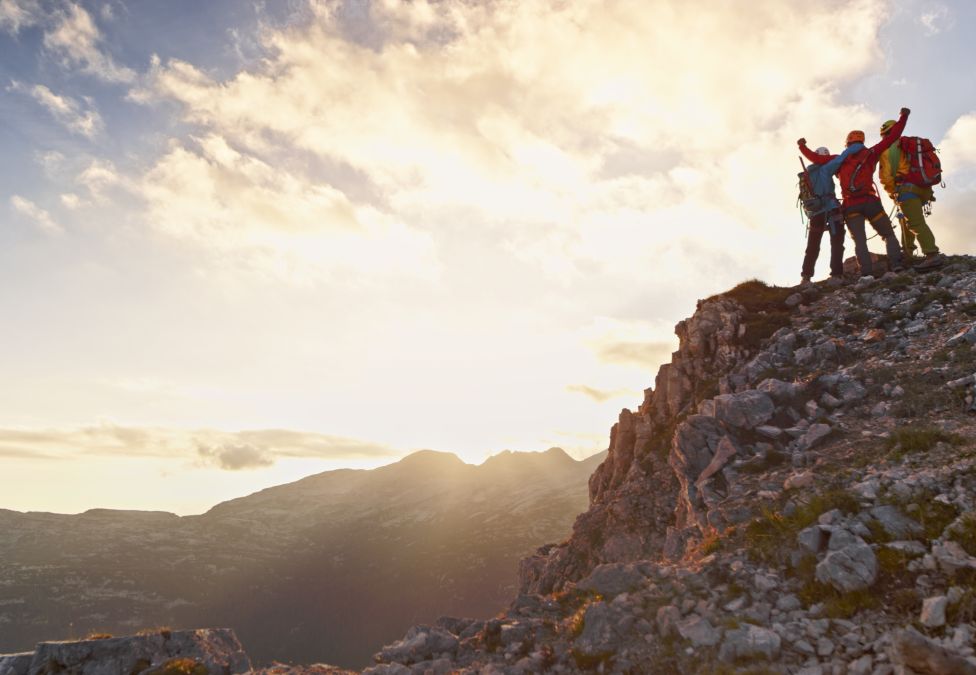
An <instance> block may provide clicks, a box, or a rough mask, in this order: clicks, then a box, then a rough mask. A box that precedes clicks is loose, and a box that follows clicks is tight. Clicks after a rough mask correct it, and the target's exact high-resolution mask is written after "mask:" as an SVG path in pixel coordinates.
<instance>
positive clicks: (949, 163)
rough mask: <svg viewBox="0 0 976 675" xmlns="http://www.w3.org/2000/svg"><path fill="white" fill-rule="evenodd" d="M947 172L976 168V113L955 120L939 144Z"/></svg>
mask: <svg viewBox="0 0 976 675" xmlns="http://www.w3.org/2000/svg"><path fill="white" fill-rule="evenodd" d="M939 152H940V154H941V155H942V161H943V163H944V166H945V168H946V169H947V170H949V171H952V170H954V169H955V170H958V169H965V168H976V112H971V113H968V114H966V115H963V116H961V117H960V118H959V119H957V120H956V121H955V122H954V123H953V125H952V127H950V128H949V131H947V132H946V135H945V138H943V139H942V142H941V143H940V144H939Z"/></svg>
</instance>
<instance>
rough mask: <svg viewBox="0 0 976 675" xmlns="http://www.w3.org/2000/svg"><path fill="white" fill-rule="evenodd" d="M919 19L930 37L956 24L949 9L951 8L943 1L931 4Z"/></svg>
mask: <svg viewBox="0 0 976 675" xmlns="http://www.w3.org/2000/svg"><path fill="white" fill-rule="evenodd" d="M917 21H918V23H919V24H920V25H921V26H922V28H923V30H924V31H925V35H926V36H928V37H932V36H934V35H938V34H939V33H941V32H943V31H945V30H948V29H950V28H952V27H953V26H954V25H955V19H954V18H953V16H952V14H951V12H950V11H949V8H948V7H947V6H945V5H943V4H942V3H933V4H930V5H929V6H928V7H927V8H926V9H924V10H923V11H922V13H921V14H920V15H919V17H918V19H917Z"/></svg>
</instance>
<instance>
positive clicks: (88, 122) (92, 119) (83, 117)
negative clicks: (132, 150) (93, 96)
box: [9, 82, 104, 154]
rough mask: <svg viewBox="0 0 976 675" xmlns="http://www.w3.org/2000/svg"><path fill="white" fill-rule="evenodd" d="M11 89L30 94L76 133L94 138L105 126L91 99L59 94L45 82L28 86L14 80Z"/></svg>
mask: <svg viewBox="0 0 976 675" xmlns="http://www.w3.org/2000/svg"><path fill="white" fill-rule="evenodd" d="M9 89H12V90H14V91H20V92H24V93H26V94H28V95H29V96H30V97H31V98H33V99H34V100H35V101H37V102H38V103H39V104H41V106H43V107H44V108H45V109H46V110H47V111H48V112H49V113H51V115H52V116H53V117H54V119H56V120H57V121H58V122H59V123H60V124H62V125H63V126H64V127H65V128H66V129H68V130H69V131H72V132H74V133H76V134H81V135H82V136H85V137H86V138H94V137H95V136H97V135H98V134H99V133H100V132H101V131H102V129H103V128H104V123H103V122H102V117H101V115H99V114H98V110H96V109H95V105H94V103H93V102H92V101H91V100H90V99H87V100H85V101H84V102H81V101H78V100H77V99H73V98H71V97H70V96H59V95H58V94H55V93H54V92H53V91H51V90H50V89H49V88H47V87H45V86H44V85H43V84H36V85H34V86H33V87H26V86H24V85H23V84H21V83H19V82H14V83H13V84H11V85H10V87H9ZM49 154H50V153H49Z"/></svg>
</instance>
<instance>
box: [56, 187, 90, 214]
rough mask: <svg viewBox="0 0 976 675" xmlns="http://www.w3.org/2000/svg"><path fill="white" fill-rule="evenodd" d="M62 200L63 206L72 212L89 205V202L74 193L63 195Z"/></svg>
mask: <svg viewBox="0 0 976 675" xmlns="http://www.w3.org/2000/svg"><path fill="white" fill-rule="evenodd" d="M60 199H61V204H63V205H64V207H65V208H66V209H70V210H72V211H75V210H77V209H80V208H82V207H83V206H88V205H89V203H88V202H86V201H85V200H83V199H82V198H81V197H79V196H78V195H76V194H75V193H74V192H66V193H64V194H63V195H61V197H60Z"/></svg>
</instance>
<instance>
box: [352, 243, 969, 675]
mask: <svg viewBox="0 0 976 675" xmlns="http://www.w3.org/2000/svg"><path fill="white" fill-rule="evenodd" d="M974 319H976V260H974V259H973V258H971V257H965V256H961V257H955V258H953V259H951V263H950V264H949V265H947V266H946V267H945V268H943V269H942V270H940V271H938V272H934V273H929V274H925V275H922V274H916V273H906V274H901V275H895V274H887V275H885V276H884V277H883V278H881V279H878V280H875V279H871V278H865V279H861V280H858V281H857V282H856V283H849V284H846V285H842V286H833V285H828V284H820V285H815V286H811V287H807V288H802V289H801V288H792V289H790V288H771V287H768V286H766V285H765V284H762V283H760V282H747V283H744V284H741V285H740V286H738V287H736V288H734V289H732V290H731V291H729V292H728V293H725V294H722V295H720V296H716V297H713V298H709V299H707V300H704V301H701V302H699V304H698V307H697V310H696V312H695V314H694V315H693V316H692V317H691V318H689V319H688V320H686V321H683V322H681V323H679V324H678V326H677V327H676V332H677V334H678V337H679V339H680V343H679V348H678V351H677V352H675V353H674V355H673V358H672V360H671V363H669V364H666V365H664V366H662V367H661V369H660V370H659V372H658V374H657V377H656V379H655V385H654V387H653V388H650V389H648V390H646V392H645V397H644V400H643V402H642V403H641V405H640V406H639V408H638V409H637V410H636V411H629V410H624V411H622V412H621V414H620V416H619V418H618V420H617V423H616V424H615V425H614V426H613V429H612V430H611V433H610V443H609V453H608V455H607V458H606V460H605V461H604V462H603V463H602V464H601V465H600V466H599V467H598V468H597V469H596V471H595V472H594V473H593V475H592V476H591V477H590V481H589V497H590V505H589V508H588V509H587V510H586V511H585V512H584V513H582V514H580V516H579V517H578V518H577V519H576V522H575V524H574V526H573V533H572V535H571V536H570V537H569V539H567V540H566V541H564V542H562V543H559V544H549V545H546V546H543V547H542V548H540V549H539V550H538V551H537V552H536V553H535V555H533V556H530V557H529V558H526V559H524V560H522V561H521V563H520V566H519V577H520V591H521V592H520V594H519V596H518V597H517V598H516V599H515V600H514V602H513V603H512V605H511V607H510V609H509V611H508V612H507V613H505V614H504V615H501V616H499V617H496V618H495V619H491V620H487V621H478V620H472V619H467V620H461V619H451V618H444V619H441V620H440V621H439V622H438V624H437V625H436V626H416V627H414V628H413V629H411V631H410V632H409V633H408V635H407V637H406V638H405V639H404V640H402V641H400V642H397V643H394V644H392V645H389V646H388V647H386V648H384V649H383V650H382V651H381V652H379V653H378V654H377V655H376V657H375V658H376V660H377V662H378V665H377V666H376V667H374V668H372V669H369V670H368V671H365V672H369V673H375V674H381V673H408V672H409V673H421V672H442V670H443V672H448V671H454V672H462V673H482V672H496V673H513V674H514V673H535V672H562V673H572V672H593V671H599V672H614V673H665V672H666V673H702V672H729V673H731V672H738V671H741V672H770V673H803V674H804V675H824V674H825V673H857V674H867V673H885V674H888V673H899V674H904V675H911V673H933V674H935V673H950V672H951V673H976V656H974V650H973V647H974V644H973V638H974V636H976V516H973V515H972V514H973V512H974V511H976V418H974V416H973V412H974V411H976V407H974V405H976V404H974V398H976V390H974V383H976V374H974V373H976V325H974V323H973V322H974ZM916 628H918V629H922V630H923V633H919V632H918V630H916ZM757 662H761V663H762V662H764V663H763V665H761V666H757V665H756V664H757ZM750 668H752V670H750ZM757 668H758V670H756V669H757Z"/></svg>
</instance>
